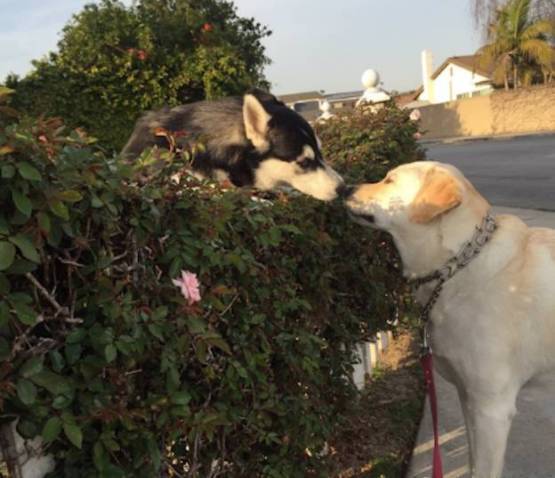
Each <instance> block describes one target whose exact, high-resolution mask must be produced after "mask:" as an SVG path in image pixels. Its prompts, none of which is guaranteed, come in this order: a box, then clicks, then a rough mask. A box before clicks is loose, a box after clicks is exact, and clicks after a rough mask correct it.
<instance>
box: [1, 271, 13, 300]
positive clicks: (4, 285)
mask: <svg viewBox="0 0 555 478" xmlns="http://www.w3.org/2000/svg"><path fill="white" fill-rule="evenodd" d="M10 289H11V284H10V281H9V279H8V278H7V277H6V274H2V273H0V294H3V295H8V294H9V293H10Z"/></svg>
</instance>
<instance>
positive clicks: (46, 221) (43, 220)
mask: <svg viewBox="0 0 555 478" xmlns="http://www.w3.org/2000/svg"><path fill="white" fill-rule="evenodd" d="M37 222H38V223H39V227H40V229H41V231H43V232H44V233H46V234H48V233H49V232H50V216H49V215H48V214H46V213H45V212H39V213H38V214H37Z"/></svg>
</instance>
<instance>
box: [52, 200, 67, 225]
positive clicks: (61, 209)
mask: <svg viewBox="0 0 555 478" xmlns="http://www.w3.org/2000/svg"><path fill="white" fill-rule="evenodd" d="M48 207H49V208H50V210H51V211H52V212H53V213H54V214H56V216H58V217H61V218H62V219H64V220H65V221H69V210H68V209H67V206H66V205H65V204H64V203H63V202H62V201H61V200H59V199H50V201H48Z"/></svg>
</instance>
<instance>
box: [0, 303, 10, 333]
mask: <svg viewBox="0 0 555 478" xmlns="http://www.w3.org/2000/svg"><path fill="white" fill-rule="evenodd" d="M8 320H10V306H9V305H8V303H7V302H5V301H0V327H4V326H6V325H7V323H8Z"/></svg>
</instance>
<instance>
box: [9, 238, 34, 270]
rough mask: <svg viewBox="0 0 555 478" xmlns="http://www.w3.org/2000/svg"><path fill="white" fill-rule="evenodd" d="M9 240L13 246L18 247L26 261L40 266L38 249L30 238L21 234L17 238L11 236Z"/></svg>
mask: <svg viewBox="0 0 555 478" xmlns="http://www.w3.org/2000/svg"><path fill="white" fill-rule="evenodd" d="M8 240H9V241H10V242H11V243H12V244H15V245H16V246H17V248H18V249H19V250H20V252H21V254H23V257H25V259H29V260H30V261H32V262H35V263H37V264H40V256H39V253H38V252H37V249H36V248H35V246H34V245H33V242H32V241H31V239H30V238H29V236H26V235H25V234H21V233H19V234H16V235H15V236H11V237H10V238H9V239H8Z"/></svg>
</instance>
